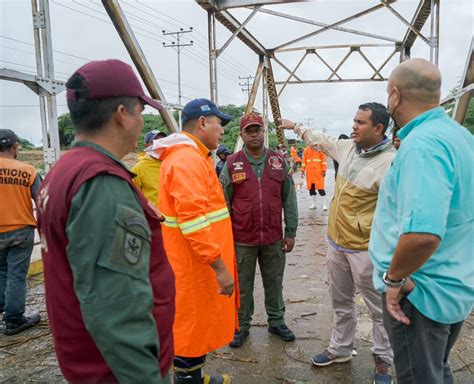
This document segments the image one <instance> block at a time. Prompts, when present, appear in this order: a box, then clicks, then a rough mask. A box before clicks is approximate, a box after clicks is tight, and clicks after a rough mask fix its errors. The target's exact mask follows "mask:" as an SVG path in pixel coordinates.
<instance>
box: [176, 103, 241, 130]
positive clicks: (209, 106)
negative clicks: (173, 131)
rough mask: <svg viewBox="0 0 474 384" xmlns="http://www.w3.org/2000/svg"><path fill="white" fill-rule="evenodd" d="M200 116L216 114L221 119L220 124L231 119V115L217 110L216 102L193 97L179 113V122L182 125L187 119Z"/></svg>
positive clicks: (224, 123)
mask: <svg viewBox="0 0 474 384" xmlns="http://www.w3.org/2000/svg"><path fill="white" fill-rule="evenodd" d="M201 116H217V117H218V118H220V119H221V120H222V126H224V125H226V124H227V123H228V122H229V121H231V120H232V116H230V115H228V114H226V113H223V112H221V111H220V110H219V108H218V107H217V105H216V104H214V103H213V102H212V101H211V100H208V99H194V100H192V101H190V102H189V103H188V104H186V105H185V106H184V108H183V111H182V113H181V122H182V124H183V125H184V124H185V123H187V122H188V121H189V120H192V119H197V118H199V117H201Z"/></svg>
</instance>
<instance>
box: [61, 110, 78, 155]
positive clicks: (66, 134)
mask: <svg viewBox="0 0 474 384" xmlns="http://www.w3.org/2000/svg"><path fill="white" fill-rule="evenodd" d="M58 130H59V145H60V147H61V148H62V149H66V148H69V146H70V145H71V143H72V142H73V140H74V125H73V124H72V120H71V116H69V113H63V114H62V115H61V116H59V117H58Z"/></svg>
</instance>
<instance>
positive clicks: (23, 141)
mask: <svg viewBox="0 0 474 384" xmlns="http://www.w3.org/2000/svg"><path fill="white" fill-rule="evenodd" d="M18 141H19V142H20V144H21V149H22V150H24V151H29V150H30V149H33V148H34V147H35V146H34V145H33V143H31V142H29V141H28V140H26V139H22V138H21V137H19V138H18Z"/></svg>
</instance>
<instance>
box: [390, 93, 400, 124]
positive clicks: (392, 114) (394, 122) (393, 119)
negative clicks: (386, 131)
mask: <svg viewBox="0 0 474 384" xmlns="http://www.w3.org/2000/svg"><path fill="white" fill-rule="evenodd" d="M392 93H393V91H392V92H390V94H389V95H388V99H387V112H388V114H389V115H390V118H391V119H392V121H393V131H394V132H398V131H399V130H400V126H399V125H398V123H397V121H396V120H395V117H394V115H395V112H396V111H397V108H398V105H400V103H398V105H397V106H396V107H395V109H394V110H393V111H392V112H390V110H389V101H390V96H391V95H392ZM400 96H401V95H400Z"/></svg>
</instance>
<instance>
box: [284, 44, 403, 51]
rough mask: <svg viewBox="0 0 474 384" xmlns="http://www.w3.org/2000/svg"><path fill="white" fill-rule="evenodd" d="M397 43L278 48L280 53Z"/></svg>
mask: <svg viewBox="0 0 474 384" xmlns="http://www.w3.org/2000/svg"><path fill="white" fill-rule="evenodd" d="M394 46H397V45H396V44H336V45H315V46H309V47H294V48H284V49H280V50H278V53H281V52H295V51H307V50H315V49H339V48H362V47H363V48H369V47H373V48H382V47H394Z"/></svg>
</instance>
